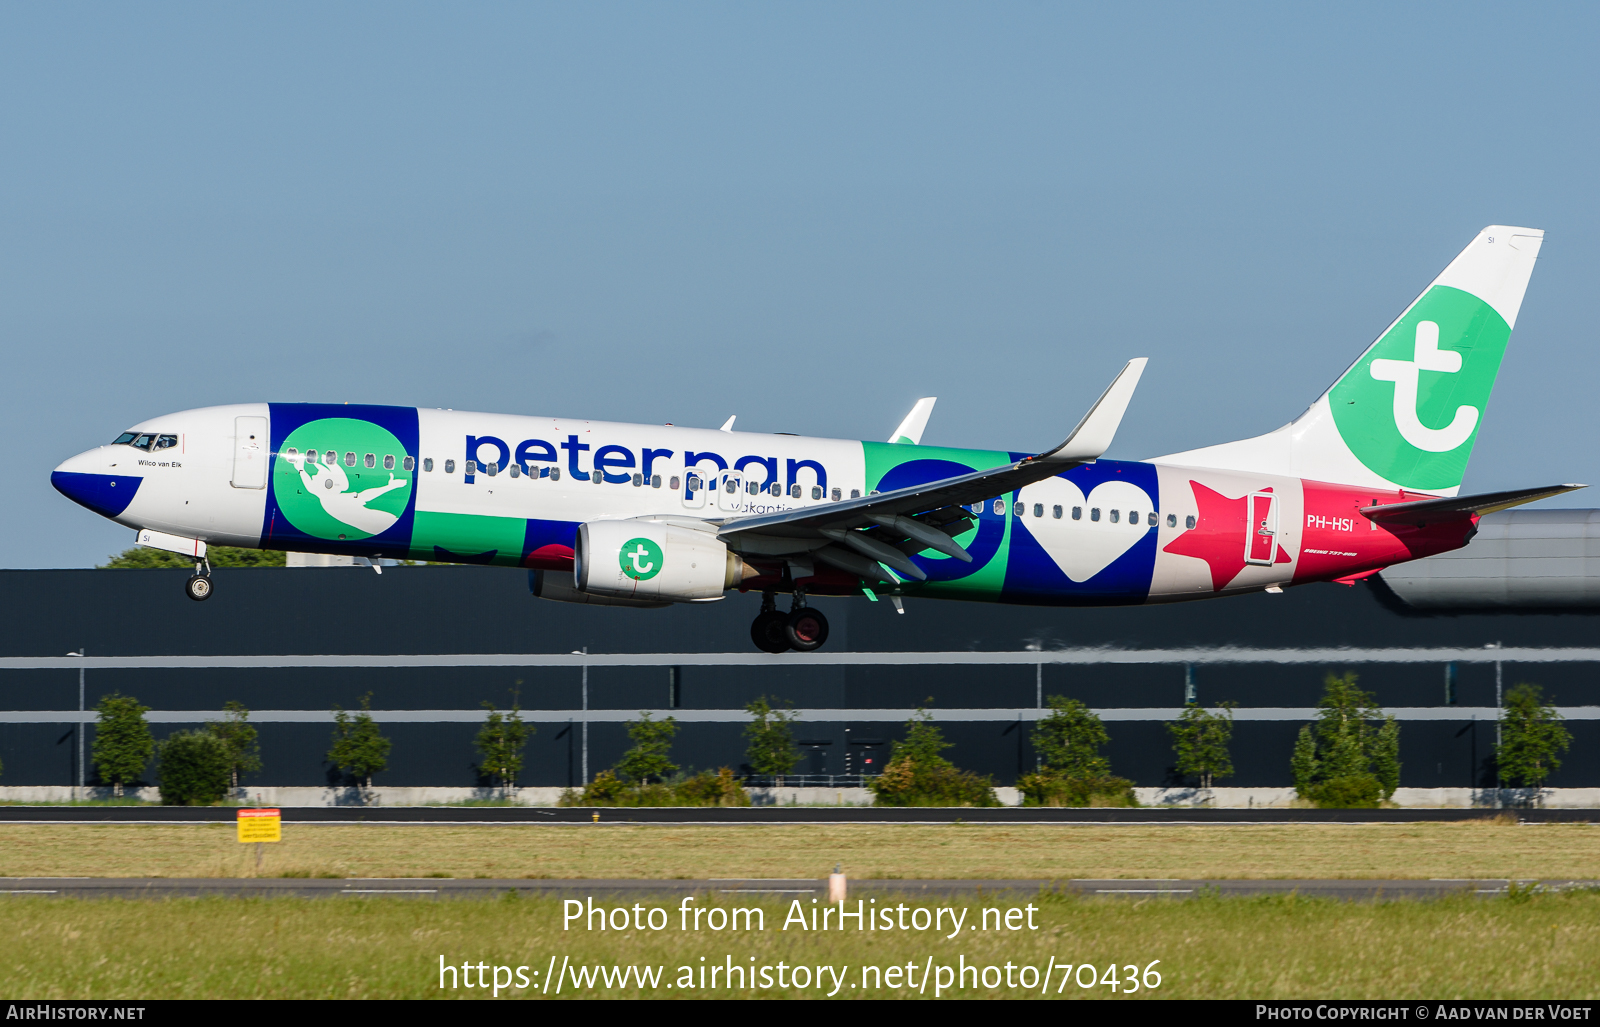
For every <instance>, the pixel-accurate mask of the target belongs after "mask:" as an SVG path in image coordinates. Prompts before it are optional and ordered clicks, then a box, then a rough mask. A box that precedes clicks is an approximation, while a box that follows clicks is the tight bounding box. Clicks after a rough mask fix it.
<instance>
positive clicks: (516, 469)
mask: <svg viewBox="0 0 1600 1027" xmlns="http://www.w3.org/2000/svg"><path fill="white" fill-rule="evenodd" d="M511 476H512V477H513V478H520V477H521V476H522V465H521V464H512V465H511Z"/></svg>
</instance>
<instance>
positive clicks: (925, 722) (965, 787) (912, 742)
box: [867, 698, 1000, 806]
mask: <svg viewBox="0 0 1600 1027" xmlns="http://www.w3.org/2000/svg"><path fill="white" fill-rule="evenodd" d="M928 701H929V702H932V701H933V700H932V699H931V698H930V699H929V700H928ZM905 727H906V733H905V737H904V738H900V739H897V740H896V741H895V743H894V744H893V746H891V747H890V750H889V762H888V764H887V765H885V766H884V768H883V773H881V774H879V775H878V776H877V777H875V778H873V779H871V780H870V781H868V782H867V787H868V788H870V789H871V790H872V793H873V795H874V799H873V801H874V802H875V803H876V804H877V805H879V806H998V805H1000V800H999V799H998V798H996V797H995V794H994V782H993V781H992V780H990V779H989V778H987V777H983V776H981V775H978V774H974V773H973V772H972V771H970V770H961V769H960V768H958V767H957V766H956V765H955V764H953V763H951V762H950V761H949V760H947V759H945V758H944V756H943V755H942V753H943V752H944V750H946V749H948V748H950V747H951V744H952V743H950V742H947V741H945V740H944V732H943V731H941V730H940V729H939V727H938V725H936V724H934V722H933V714H931V713H929V712H928V711H927V709H926V708H921V707H919V708H918V709H917V712H916V713H914V714H912V716H911V719H910V720H908V721H906V725H905Z"/></svg>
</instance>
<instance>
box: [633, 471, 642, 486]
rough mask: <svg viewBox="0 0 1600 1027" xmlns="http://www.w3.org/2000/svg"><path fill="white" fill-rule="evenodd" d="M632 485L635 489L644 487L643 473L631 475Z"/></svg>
mask: <svg viewBox="0 0 1600 1027" xmlns="http://www.w3.org/2000/svg"><path fill="white" fill-rule="evenodd" d="M633 487H634V488H636V489H637V488H643V487H644V475H642V474H635V475H634V476H633Z"/></svg>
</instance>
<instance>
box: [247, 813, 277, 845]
mask: <svg viewBox="0 0 1600 1027" xmlns="http://www.w3.org/2000/svg"><path fill="white" fill-rule="evenodd" d="M239 840H240V841H241V842H281V841H283V818H282V816H281V814H280V813H279V811H278V810H275V809H242V810H240V811H239Z"/></svg>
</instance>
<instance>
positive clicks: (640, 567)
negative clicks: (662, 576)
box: [617, 538, 662, 581]
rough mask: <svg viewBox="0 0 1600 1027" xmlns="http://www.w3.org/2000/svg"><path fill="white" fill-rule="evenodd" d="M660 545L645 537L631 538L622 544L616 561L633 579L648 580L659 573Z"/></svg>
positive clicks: (624, 572)
mask: <svg viewBox="0 0 1600 1027" xmlns="http://www.w3.org/2000/svg"><path fill="white" fill-rule="evenodd" d="M661 561H662V556H661V547H660V546H658V545H656V544H655V543H654V542H652V541H650V540H649V539H647V538H631V539H629V540H628V541H627V542H624V543H623V545H622V551H621V552H620V553H619V554H618V558H617V562H618V563H620V564H621V565H622V573H623V574H625V575H627V576H628V577H630V578H632V579H633V580H634V581H649V580H650V579H651V578H653V577H655V576H656V575H657V574H659V573H661Z"/></svg>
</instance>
